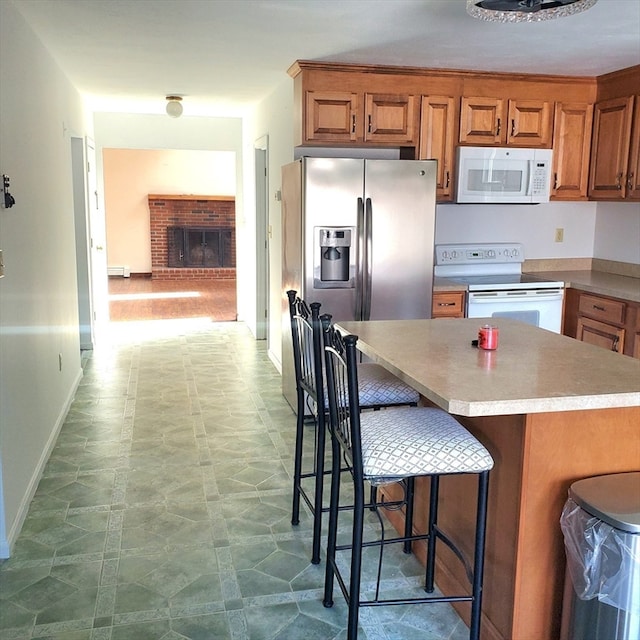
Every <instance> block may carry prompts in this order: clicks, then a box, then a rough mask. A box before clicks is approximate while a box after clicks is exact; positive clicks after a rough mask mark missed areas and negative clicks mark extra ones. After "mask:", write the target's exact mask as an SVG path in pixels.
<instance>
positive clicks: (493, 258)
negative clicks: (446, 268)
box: [436, 242, 524, 265]
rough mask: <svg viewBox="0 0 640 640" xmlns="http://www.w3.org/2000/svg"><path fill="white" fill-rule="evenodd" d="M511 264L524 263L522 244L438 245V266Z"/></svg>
mask: <svg viewBox="0 0 640 640" xmlns="http://www.w3.org/2000/svg"><path fill="white" fill-rule="evenodd" d="M509 262H524V252H523V250H522V245H521V244H519V243H517V242H515V243H514V242H502V243H492V244H439V245H436V265H456V264H460V265H464V264H469V265H470V264H487V265H489V264H499V263H500V264H502V263H509Z"/></svg>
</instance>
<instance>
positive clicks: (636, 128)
mask: <svg viewBox="0 0 640 640" xmlns="http://www.w3.org/2000/svg"><path fill="white" fill-rule="evenodd" d="M634 101H635V106H634V109H633V125H632V127H631V150H630V152H629V166H628V167H627V198H629V199H630V200H640V96H635V98H634Z"/></svg>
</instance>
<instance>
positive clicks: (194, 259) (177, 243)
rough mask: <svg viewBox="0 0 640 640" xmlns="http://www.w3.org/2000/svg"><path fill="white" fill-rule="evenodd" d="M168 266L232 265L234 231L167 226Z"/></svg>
mask: <svg viewBox="0 0 640 640" xmlns="http://www.w3.org/2000/svg"><path fill="white" fill-rule="evenodd" d="M167 248H168V251H167V258H168V261H167V266H168V267H178V268H180V267H185V268H189V267H191V268H194V267H195V268H204V267H206V268H235V266H236V261H235V251H234V230H233V229H229V228H219V227H216V228H211V227H167Z"/></svg>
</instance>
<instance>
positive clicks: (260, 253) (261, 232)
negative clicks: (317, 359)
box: [254, 136, 269, 349]
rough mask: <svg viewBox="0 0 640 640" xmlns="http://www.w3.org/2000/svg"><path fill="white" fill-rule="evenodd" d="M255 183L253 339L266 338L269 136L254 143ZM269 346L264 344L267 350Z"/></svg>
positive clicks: (267, 307) (267, 322) (267, 316)
mask: <svg viewBox="0 0 640 640" xmlns="http://www.w3.org/2000/svg"><path fill="white" fill-rule="evenodd" d="M254 154H255V177H256V180H255V183H256V339H257V340H267V338H268V335H269V331H268V329H269V206H268V203H269V199H268V193H269V164H268V162H269V136H262V137H261V138H258V140H256V142H255V144H254ZM268 348H269V343H268V342H267V349H268Z"/></svg>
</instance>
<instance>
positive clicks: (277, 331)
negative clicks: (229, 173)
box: [245, 79, 293, 369]
mask: <svg viewBox="0 0 640 640" xmlns="http://www.w3.org/2000/svg"><path fill="white" fill-rule="evenodd" d="M262 136H268V138H269V151H268V160H267V162H268V170H267V172H268V180H269V194H268V198H267V206H268V207H269V225H270V228H271V233H270V237H269V330H268V338H267V341H268V345H269V357H270V358H271V360H272V361H273V363H274V364H275V366H276V367H278V368H279V369H281V362H282V304H283V303H282V301H283V295H284V293H283V291H282V215H281V209H280V202H279V201H278V200H276V192H278V191H279V190H280V187H281V182H282V181H281V175H282V174H281V168H282V165H284V164H287V163H289V162H291V161H292V160H293V80H291V79H287V80H285V81H283V82H282V83H281V84H280V85H278V87H277V88H276V89H275V90H274V91H273V92H272V93H271V94H270V95H269V96H268V97H267V98H265V99H264V100H263V101H262V102H261V103H260V104H259V105H258V106H257V108H256V110H255V113H254V114H253V117H252V118H251V120H250V121H249V122H248V123H247V133H246V136H245V139H246V145H247V146H248V147H249V148H250V149H251V150H253V144H254V142H255V141H256V140H257V139H258V138H261V137H262ZM251 158H252V159H253V153H252V155H251ZM251 171H252V169H251ZM249 175H252V174H251V173H248V175H247V177H246V179H247V182H248V181H249ZM253 202H254V204H253V206H254V209H255V192H254V199H253ZM247 211H249V209H247Z"/></svg>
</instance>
